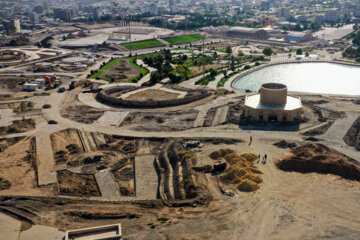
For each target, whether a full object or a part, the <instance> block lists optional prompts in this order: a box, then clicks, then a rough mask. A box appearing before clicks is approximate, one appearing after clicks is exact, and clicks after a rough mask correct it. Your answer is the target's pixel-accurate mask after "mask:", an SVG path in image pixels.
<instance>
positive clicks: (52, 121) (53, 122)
mask: <svg viewBox="0 0 360 240" xmlns="http://www.w3.org/2000/svg"><path fill="white" fill-rule="evenodd" d="M57 123H58V122H57V121H55V120H49V121H48V124H57Z"/></svg>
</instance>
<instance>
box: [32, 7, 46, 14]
mask: <svg viewBox="0 0 360 240" xmlns="http://www.w3.org/2000/svg"><path fill="white" fill-rule="evenodd" d="M33 12H35V13H37V14H42V13H43V12H44V7H43V6H41V5H37V6H35V7H34V8H33Z"/></svg>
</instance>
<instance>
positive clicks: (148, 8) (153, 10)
mask: <svg viewBox="0 0 360 240" xmlns="http://www.w3.org/2000/svg"><path fill="white" fill-rule="evenodd" d="M141 13H149V14H151V15H158V13H159V9H158V6H157V4H156V3H151V4H149V5H145V6H143V7H142V9H141Z"/></svg>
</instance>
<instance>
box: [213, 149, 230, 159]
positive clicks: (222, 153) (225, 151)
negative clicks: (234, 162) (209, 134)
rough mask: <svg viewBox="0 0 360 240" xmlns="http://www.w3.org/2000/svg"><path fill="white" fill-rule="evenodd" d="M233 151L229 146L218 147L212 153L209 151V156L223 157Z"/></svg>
mask: <svg viewBox="0 0 360 240" xmlns="http://www.w3.org/2000/svg"><path fill="white" fill-rule="evenodd" d="M234 152H235V151H234V150H232V149H229V148H226V149H219V150H216V151H214V152H212V153H210V155H209V156H210V158H211V159H214V160H216V159H219V158H223V157H225V156H226V155H228V154H230V153H234Z"/></svg>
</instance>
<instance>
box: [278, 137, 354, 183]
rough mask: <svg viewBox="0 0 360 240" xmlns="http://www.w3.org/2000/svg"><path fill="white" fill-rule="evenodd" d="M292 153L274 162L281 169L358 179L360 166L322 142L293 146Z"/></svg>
mask: <svg viewBox="0 0 360 240" xmlns="http://www.w3.org/2000/svg"><path fill="white" fill-rule="evenodd" d="M291 152H292V153H293V154H292V155H291V156H289V157H287V158H285V159H283V160H281V161H278V162H277V163H276V165H277V167H278V168H279V169H281V170H283V171H296V172H302V173H310V172H316V173H323V174H334V175H338V176H341V177H343V178H346V179H353V180H358V181H360V167H359V165H357V164H354V163H351V162H350V161H349V160H350V159H348V158H347V157H346V156H344V155H342V154H340V153H338V152H336V151H335V150H333V149H330V148H328V147H326V146H324V145H322V144H318V143H307V144H305V145H303V146H300V147H297V148H294V149H293V150H292V151H291Z"/></svg>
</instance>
